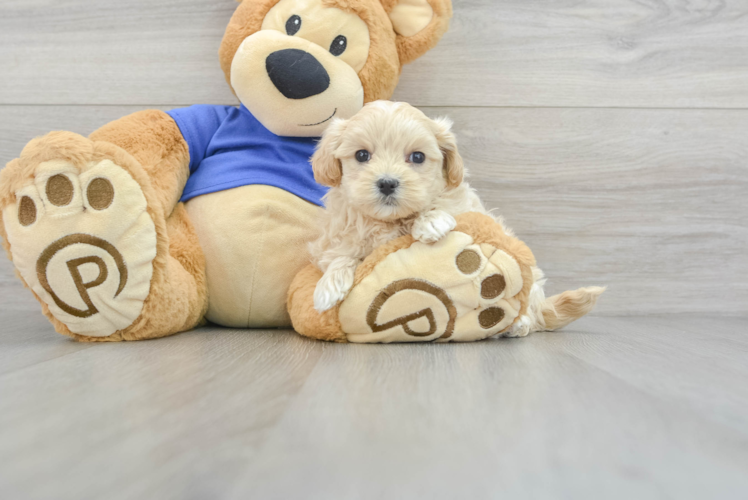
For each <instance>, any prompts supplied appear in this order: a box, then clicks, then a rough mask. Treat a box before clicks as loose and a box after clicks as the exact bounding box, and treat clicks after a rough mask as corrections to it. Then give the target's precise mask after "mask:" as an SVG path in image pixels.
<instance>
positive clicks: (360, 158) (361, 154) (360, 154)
mask: <svg viewBox="0 0 748 500" xmlns="http://www.w3.org/2000/svg"><path fill="white" fill-rule="evenodd" d="M369 160H371V153H369V152H368V151H367V150H365V149H362V150H361V151H356V161H357V162H359V163H366V162H367V161H369Z"/></svg>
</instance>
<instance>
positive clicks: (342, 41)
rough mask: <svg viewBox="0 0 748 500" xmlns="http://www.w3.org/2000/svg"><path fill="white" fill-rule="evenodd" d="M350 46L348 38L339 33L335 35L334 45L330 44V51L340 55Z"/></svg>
mask: <svg viewBox="0 0 748 500" xmlns="http://www.w3.org/2000/svg"><path fill="white" fill-rule="evenodd" d="M347 48H348V39H347V38H346V37H344V36H343V35H338V36H337V37H335V40H333V41H332V45H330V53H331V54H332V55H334V56H339V55H340V54H342V53H343V52H345V49H347Z"/></svg>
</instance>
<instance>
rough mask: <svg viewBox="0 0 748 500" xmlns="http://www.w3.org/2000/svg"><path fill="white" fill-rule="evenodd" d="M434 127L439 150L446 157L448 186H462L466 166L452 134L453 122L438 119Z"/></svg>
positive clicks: (445, 169) (445, 166)
mask: <svg viewBox="0 0 748 500" xmlns="http://www.w3.org/2000/svg"><path fill="white" fill-rule="evenodd" d="M434 127H435V129H436V130H435V132H434V133H435V135H436V140H437V142H438V143H439V149H441V151H442V155H444V163H443V165H444V176H445V178H446V179H447V185H448V186H450V187H457V186H459V185H460V184H462V179H463V178H464V177H465V165H464V163H463V162H462V156H460V152H459V151H458V150H457V138H455V135H454V134H453V133H452V120H450V119H449V118H437V119H436V120H434Z"/></svg>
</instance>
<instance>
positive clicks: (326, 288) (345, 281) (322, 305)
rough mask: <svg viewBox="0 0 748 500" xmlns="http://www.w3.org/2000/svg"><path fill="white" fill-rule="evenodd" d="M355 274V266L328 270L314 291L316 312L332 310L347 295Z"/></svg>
mask: <svg viewBox="0 0 748 500" xmlns="http://www.w3.org/2000/svg"><path fill="white" fill-rule="evenodd" d="M355 273H356V267H355V266H346V267H343V268H339V269H332V268H331V269H328V270H327V272H326V273H325V274H323V275H322V278H320V280H319V282H317V288H315V289H314V308H315V309H316V310H317V312H320V313H322V312H325V311H328V310H330V309H332V308H333V307H335V306H336V305H337V304H338V302H340V301H341V300H343V299H344V298H345V297H346V295H348V292H349V291H350V290H351V288H352V287H353V278H354V276H355Z"/></svg>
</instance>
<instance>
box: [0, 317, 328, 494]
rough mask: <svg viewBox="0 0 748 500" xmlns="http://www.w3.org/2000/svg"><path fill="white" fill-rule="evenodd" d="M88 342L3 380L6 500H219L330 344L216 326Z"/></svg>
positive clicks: (0, 457) (1, 447) (0, 406)
mask: <svg viewBox="0 0 748 500" xmlns="http://www.w3.org/2000/svg"><path fill="white" fill-rule="evenodd" d="M2 317H3V318H4V317H5V313H2ZM21 336H22V332H17V333H16V334H15V338H16V341H17V340H18V339H20V338H21ZM50 339H52V341H54V342H56V343H57V344H59V345H60V349H63V348H65V346H66V345H67V346H70V345H72V346H79V345H80V344H76V343H74V341H72V340H69V339H65V338H63V337H62V336H54V337H52V336H50ZM37 344H38V347H39V348H40V349H42V348H43V346H42V345H41V343H40V342H37ZM0 346H2V348H1V349H0V351H7V350H10V351H11V352H15V353H16V354H19V355H22V356H24V355H27V354H28V353H27V352H25V351H19V350H18V349H16V346H15V345H13V343H12V342H9V341H8V339H7V338H3V339H0ZM84 346H86V347H88V348H86V349H84V350H80V351H78V352H75V353H73V354H68V355H67V356H62V357H56V358H54V359H50V360H49V361H47V362H43V363H38V364H34V365H32V366H28V367H26V368H24V369H21V370H16V371H13V372H10V373H6V374H4V375H2V376H0V471H2V472H0V497H2V498H58V499H73V498H75V499H83V498H112V499H116V498H143V497H144V496H145V497H150V498H164V499H166V498H187V497H193V498H216V497H213V496H212V495H207V496H203V494H202V492H205V491H211V490H216V489H222V488H225V487H226V485H227V484H230V482H231V481H233V479H234V477H233V476H234V474H235V472H236V471H235V469H234V463H235V462H237V461H239V462H240V463H241V461H242V460H243V459H244V457H246V456H249V455H252V454H253V451H254V450H255V449H256V448H257V446H258V445H259V442H260V441H261V439H262V436H263V433H264V432H265V429H266V428H268V427H270V426H272V425H273V424H274V422H275V421H276V420H277V419H278V418H280V416H281V415H282V414H283V413H284V411H285V408H286V406H287V405H288V404H289V403H290V402H291V401H292V398H293V394H294V393H295V392H298V391H299V390H300V388H301V386H302V385H303V384H304V382H305V381H306V379H307V376H308V374H309V372H310V371H311V370H312V369H313V368H314V366H315V365H316V363H317V361H318V359H319V357H320V355H321V353H322V352H323V351H324V349H325V348H326V346H325V344H323V343H321V342H313V341H310V340H307V339H304V338H302V337H300V336H298V335H296V334H294V333H293V332H282V331H275V332H258V331H255V332H249V331H242V330H223V329H217V328H212V329H211V328H204V329H201V330H196V331H193V332H189V333H186V334H182V335H179V336H176V337H171V338H167V339H161V340H159V341H157V342H132V343H118V344H95V345H93V346H92V347H91V345H85V344H84ZM41 476H44V477H45V478H46V479H45V480H44V481H40V480H39V477H41ZM141 489H146V490H147V491H148V493H147V494H144V495H140V494H139V493H138V492H139V491H140V490H141Z"/></svg>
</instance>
